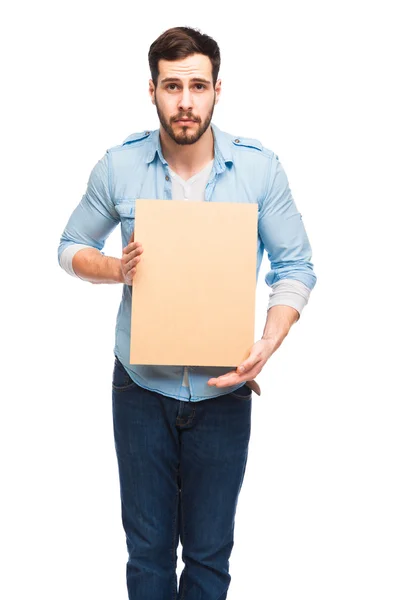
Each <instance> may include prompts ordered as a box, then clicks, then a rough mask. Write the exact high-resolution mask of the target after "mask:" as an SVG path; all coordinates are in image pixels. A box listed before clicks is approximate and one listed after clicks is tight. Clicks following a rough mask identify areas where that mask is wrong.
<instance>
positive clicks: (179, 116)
mask: <svg viewBox="0 0 400 600" xmlns="http://www.w3.org/2000/svg"><path fill="white" fill-rule="evenodd" d="M181 119H190V120H191V121H195V122H196V123H200V121H201V119H200V118H199V117H195V116H194V115H192V114H191V113H189V114H187V115H184V114H179V115H177V116H175V117H172V121H180V120H181Z"/></svg>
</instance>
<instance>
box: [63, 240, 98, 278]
mask: <svg viewBox="0 0 400 600" xmlns="http://www.w3.org/2000/svg"><path fill="white" fill-rule="evenodd" d="M82 248H93V246H87V245H85V244H70V245H69V246H67V247H66V248H65V250H63V251H62V253H61V256H60V266H61V268H63V269H64V271H66V272H67V273H68V275H72V277H77V278H78V279H82V281H85V280H84V279H83V278H82V277H79V275H77V274H76V273H75V271H74V269H73V268H72V259H73V257H74V256H75V254H76V253H77V252H78V250H82Z"/></svg>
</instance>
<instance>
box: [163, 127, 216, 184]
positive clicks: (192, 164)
mask: <svg viewBox="0 0 400 600" xmlns="http://www.w3.org/2000/svg"><path fill="white" fill-rule="evenodd" d="M160 143H161V149H162V153H163V155H164V158H165V160H166V161H167V163H168V164H169V166H170V167H171V169H172V170H173V171H175V173H178V174H179V175H183V176H188V177H190V176H191V175H192V174H195V173H197V172H198V171H200V170H201V169H203V168H204V167H205V166H206V164H208V163H209V162H210V161H211V160H212V159H213V158H214V136H213V133H212V129H211V125H210V126H209V127H208V128H207V129H206V131H205V132H204V133H203V135H202V136H201V138H200V139H199V140H197V142H195V143H194V144H185V145H181V144H177V143H176V142H175V141H174V140H173V139H171V138H170V136H169V135H168V134H167V132H166V131H165V129H164V128H163V126H162V125H161V124H160Z"/></svg>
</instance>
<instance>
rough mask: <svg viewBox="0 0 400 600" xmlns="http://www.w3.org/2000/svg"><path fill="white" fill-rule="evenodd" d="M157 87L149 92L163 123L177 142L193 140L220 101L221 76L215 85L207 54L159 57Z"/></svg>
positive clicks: (152, 84) (151, 84) (195, 140)
mask: <svg viewBox="0 0 400 600" xmlns="http://www.w3.org/2000/svg"><path fill="white" fill-rule="evenodd" d="M158 68H159V76H158V81H157V88H156V89H155V88H154V83H153V81H152V80H150V82H149V86H150V87H149V92H150V96H151V100H152V102H153V104H155V106H156V108H157V114H158V118H159V119H160V124H161V126H162V127H163V128H164V130H165V131H166V132H167V134H168V135H169V136H170V137H171V138H172V139H173V140H174V142H176V143H177V144H181V145H184V144H194V143H195V142H197V140H198V139H200V137H201V136H202V135H203V133H204V132H205V131H206V129H207V128H208V126H209V125H210V122H211V118H212V115H213V111H214V105H215V104H216V103H217V102H218V99H219V94H220V91H221V80H218V81H217V82H216V85H215V89H214V87H213V83H212V65H211V61H210V59H209V58H208V56H204V54H193V55H192V56H188V57H186V58H183V59H181V60H174V61H170V60H164V59H162V60H160V61H159V62H158Z"/></svg>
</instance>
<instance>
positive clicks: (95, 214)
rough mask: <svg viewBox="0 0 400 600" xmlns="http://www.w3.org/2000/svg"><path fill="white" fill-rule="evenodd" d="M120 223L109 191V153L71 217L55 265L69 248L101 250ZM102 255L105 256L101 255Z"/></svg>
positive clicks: (97, 166)
mask: <svg viewBox="0 0 400 600" xmlns="http://www.w3.org/2000/svg"><path fill="white" fill-rule="evenodd" d="M118 223H119V215H118V213H117V211H116V210H115V206H114V204H113V202H112V199H111V196H110V191H109V172H108V153H106V154H105V155H104V156H103V158H102V159H101V160H99V161H98V162H97V164H96V165H95V166H94V168H93V169H92V172H91V173H90V177H89V181H88V184H87V188H86V193H85V194H84V195H83V196H82V199H81V201H80V203H79V204H78V206H77V207H76V208H75V210H74V211H73V213H72V214H71V216H70V218H69V220H68V223H67V225H66V227H65V229H64V231H63V233H62V235H61V239H60V243H59V246H58V263H59V264H60V266H63V265H62V263H61V255H62V253H63V252H64V250H65V249H66V248H68V247H69V246H72V245H75V244H79V245H80V247H85V246H87V247H91V248H96V249H97V250H99V251H101V250H102V249H103V248H104V244H105V241H106V239H107V237H108V236H109V235H110V233H111V232H112V231H113V230H114V229H115V227H116V226H117V225H118ZM102 254H104V253H102Z"/></svg>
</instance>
